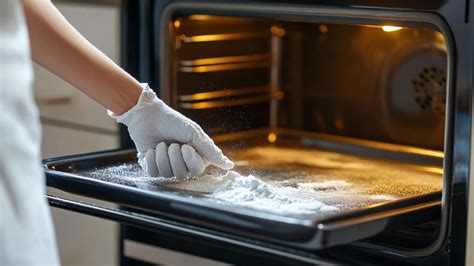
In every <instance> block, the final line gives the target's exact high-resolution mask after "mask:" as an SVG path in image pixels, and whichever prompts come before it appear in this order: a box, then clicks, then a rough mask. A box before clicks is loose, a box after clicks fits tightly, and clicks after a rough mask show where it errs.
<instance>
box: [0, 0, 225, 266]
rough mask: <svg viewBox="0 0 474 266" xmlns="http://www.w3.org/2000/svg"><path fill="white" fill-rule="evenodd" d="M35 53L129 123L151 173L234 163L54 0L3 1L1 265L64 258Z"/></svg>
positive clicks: (0, 42) (0, 32) (180, 173)
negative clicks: (48, 182) (44, 147)
mask: <svg viewBox="0 0 474 266" xmlns="http://www.w3.org/2000/svg"><path fill="white" fill-rule="evenodd" d="M31 58H32V59H33V60H34V61H35V62H37V63H38V64H40V65H41V66H43V67H44V68H46V69H48V70H50V71H51V72H53V73H55V74H56V75H58V76H59V77H61V78H63V79H64V80H66V81H67V82H69V83H71V84H72V85H74V86H75V87H76V88H78V89H79V90H81V91H82V92H83V93H85V94H86V95H88V96H89V97H91V98H92V99H94V100H95V101H97V102H98V103H100V104H101V105H102V106H104V107H105V108H107V109H108V110H109V111H108V112H109V115H110V116H111V117H113V118H115V119H116V120H117V121H118V122H120V123H123V124H125V125H126V126H127V127H128V130H129V133H130V135H131V138H132V140H133V141H134V143H135V145H136V148H137V151H138V160H139V163H140V165H141V166H142V167H143V168H144V169H145V170H146V171H147V173H148V174H149V175H151V176H157V175H160V176H168V177H169V176H176V177H177V178H184V177H186V176H187V175H189V174H191V175H200V174H201V173H202V172H203V171H204V170H205V168H206V167H207V165H209V164H213V165H216V166H218V167H221V168H223V169H231V168H232V167H233V163H232V161H230V160H229V159H228V158H227V157H226V156H225V155H224V154H223V153H222V151H221V150H220V149H219V148H218V147H217V146H216V145H215V144H214V142H213V141H212V139H211V138H210V137H209V136H208V135H207V134H206V133H205V132H204V131H203V130H202V128H201V127H200V126H199V125H198V124H196V123H195V122H193V121H191V120H190V119H188V118H186V117H185V116H183V115H181V114H180V113H178V112H177V111H175V110H173V109H172V108H170V107H169V106H167V105H166V104H165V103H164V102H162V101H161V100H160V99H158V97H157V96H156V94H155V93H154V92H153V91H152V90H151V89H150V88H149V87H148V85H146V84H141V83H139V82H138V81H137V80H135V79H134V78H133V77H132V76H130V75H129V74H128V73H126V72H125V71H124V70H122V69H121V68H120V67H118V66H117V65H116V64H114V63H113V62H112V61H111V60H110V59H108V58H107V57H106V56H105V55H104V54H103V53H101V52H100V51H99V50H98V49H96V48H95V47H94V46H93V45H92V44H91V43H89V42H88V41H87V40H86V39H85V38H83V37H82V36H81V35H80V33H78V32H77V31H76V30H75V29H74V28H73V27H72V26H71V25H70V24H69V23H68V22H67V21H66V19H65V18H64V17H63V16H62V15H61V14H60V12H59V11H58V10H57V9H56V8H55V7H54V5H53V4H52V3H51V2H50V1H49V0H22V1H20V0H1V1H0V109H1V110H0V136H1V137H0V147H1V152H0V156H1V157H0V206H1V207H0V265H56V264H59V259H58V254H57V251H56V246H55V245H56V244H55V237H54V230H53V226H52V221H51V217H50V213H49V209H48V206H47V202H46V199H45V197H44V195H45V179H44V174H43V172H42V168H41V164H40V123H39V119H38V110H37V107H36V106H35V102H34V99H33V94H32V89H31V87H32V80H33V74H32V64H31Z"/></svg>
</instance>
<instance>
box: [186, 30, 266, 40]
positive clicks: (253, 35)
mask: <svg viewBox="0 0 474 266" xmlns="http://www.w3.org/2000/svg"><path fill="white" fill-rule="evenodd" d="M265 37H270V32H265V31H258V32H238V33H225V34H206V35H194V36H186V35H184V34H182V35H179V36H178V40H179V41H182V42H184V43H194V42H216V41H235V40H245V39H258V38H265Z"/></svg>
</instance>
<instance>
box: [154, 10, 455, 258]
mask: <svg viewBox="0 0 474 266" xmlns="http://www.w3.org/2000/svg"><path fill="white" fill-rule="evenodd" d="M177 9H186V10H188V11H194V12H196V13H208V12H212V11H214V12H215V11H227V12H233V14H238V13H240V14H245V15H253V16H255V17H271V18H275V16H280V18H281V19H290V18H291V19H293V20H295V19H298V20H299V21H310V22H338V23H342V22H345V23H351V24H360V23H364V24H376V25H386V24H387V23H388V22H390V23H391V24H393V25H400V26H404V25H411V26H413V25H423V26H425V27H428V26H429V27H434V28H436V29H438V30H439V31H440V32H441V33H442V34H443V36H444V38H445V40H446V46H447V48H448V49H447V50H448V53H447V54H448V71H447V82H446V86H447V95H446V122H445V123H446V124H445V144H444V152H445V154H446V156H445V157H444V160H443V169H444V174H443V195H442V208H441V227H440V232H439V237H438V239H437V240H436V241H435V242H434V243H433V244H432V245H430V246H428V247H426V248H423V249H416V250H401V249H397V248H393V247H388V246H380V245H372V244H367V245H368V246H369V247H372V248H374V249H377V250H379V251H381V252H385V253H391V254H396V255H399V256H412V257H423V256H428V255H431V254H433V253H435V252H437V251H438V250H439V249H440V248H442V245H443V243H444V240H445V239H446V237H447V234H448V230H447V228H448V223H449V219H448V218H449V212H450V207H449V206H450V197H449V196H450V195H451V181H452V180H453V177H452V167H451V164H452V136H453V132H452V131H453V127H452V126H453V117H454V115H453V111H454V109H453V106H454V105H453V99H454V95H453V94H454V91H453V87H454V79H453V76H454V74H455V73H453V70H454V63H455V62H454V60H455V54H454V52H455V47H456V46H455V44H454V40H453V36H452V34H451V31H450V29H449V27H448V25H447V24H446V22H445V21H444V20H443V18H441V17H440V16H439V15H437V14H434V13H428V12H419V11H401V10H375V9H374V10H372V9H364V8H347V7H327V6H317V5H314V6H311V7H309V6H300V5H293V4H286V5H268V4H257V3H253V4H252V5H246V4H238V3H233V4H228V3H215V2H214V3H209V2H199V3H197V2H179V3H176V2H173V3H171V4H169V5H168V6H167V7H166V8H165V10H164V11H163V16H162V17H161V21H160V25H161V27H160V28H161V36H160V38H161V41H162V45H161V46H160V49H161V50H160V53H161V55H163V56H162V57H161V60H162V61H161V65H162V67H161V68H160V69H161V71H162V72H161V73H160V74H161V77H163V78H162V79H161V82H162V84H161V87H162V88H168V83H169V82H170V81H169V78H168V77H170V75H169V73H168V72H167V71H168V70H169V67H168V66H169V60H170V58H169V56H170V54H169V53H167V52H168V50H167V49H168V47H167V43H166V42H167V41H166V40H167V39H168V36H169V35H168V28H167V26H168V22H169V21H170V20H171V15H172V13H173V12H174V11H176V10H177ZM166 93H167V92H165V93H163V95H164V96H166Z"/></svg>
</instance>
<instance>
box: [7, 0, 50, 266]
mask: <svg viewBox="0 0 474 266" xmlns="http://www.w3.org/2000/svg"><path fill="white" fill-rule="evenodd" d="M32 81H33V72H32V65H31V59H30V54H29V41H28V32H27V28H26V24H25V19H24V16H23V9H22V7H21V2H20V1H19V0H0V265H3V266H10V265H14V266H17V265H57V264H59V259H58V254H57V249H56V241H55V237H54V231H53V225H52V220H51V214H50V211H49V208H48V205H47V202H46V199H45V179H44V173H43V171H42V169H41V162H40V158H41V157H40V141H41V131H40V124H39V116H38V110H37V108H36V106H35V102H34V99H33V93H32Z"/></svg>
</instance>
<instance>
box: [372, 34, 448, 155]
mask: <svg viewBox="0 0 474 266" xmlns="http://www.w3.org/2000/svg"><path fill="white" fill-rule="evenodd" d="M446 73H447V54H446V49H445V47H444V46H442V45H440V44H439V43H438V42H437V41H436V40H433V39H429V37H425V38H423V39H416V40H412V41H408V42H405V43H401V44H398V45H397V46H396V47H394V48H393V50H392V51H391V52H389V56H388V57H387V60H386V61H385V65H384V68H383V71H382V75H381V83H380V86H381V88H380V97H381V98H380V107H381V111H382V117H381V119H382V120H383V121H382V124H383V125H384V128H385V131H386V134H387V135H388V136H389V137H390V138H391V139H392V140H393V141H394V142H396V143H401V144H409V145H415V146H419V147H426V148H434V149H442V148H443V143H444V141H443V140H444V118H445V111H446V108H445V104H446Z"/></svg>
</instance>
